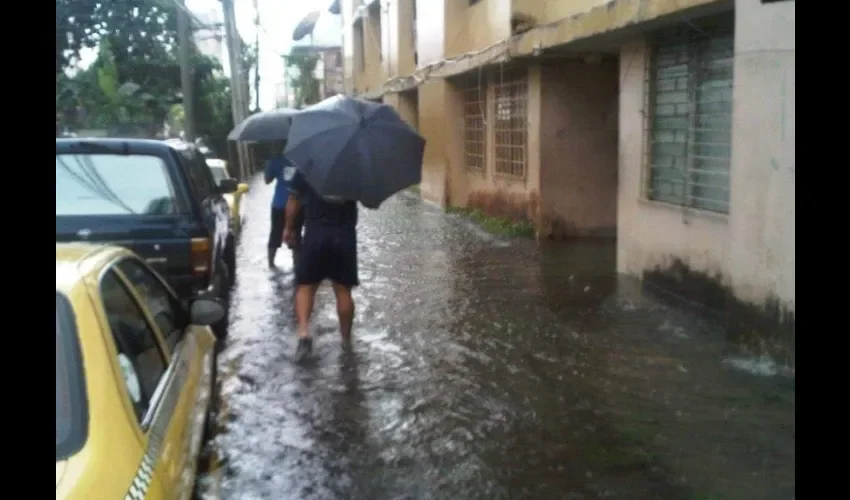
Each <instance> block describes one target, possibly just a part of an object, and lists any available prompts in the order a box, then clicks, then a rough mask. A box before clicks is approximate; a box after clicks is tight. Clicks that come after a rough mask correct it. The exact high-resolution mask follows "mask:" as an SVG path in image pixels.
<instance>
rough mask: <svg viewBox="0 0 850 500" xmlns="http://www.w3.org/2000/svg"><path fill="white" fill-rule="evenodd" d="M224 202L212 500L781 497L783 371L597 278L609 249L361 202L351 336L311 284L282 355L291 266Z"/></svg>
mask: <svg viewBox="0 0 850 500" xmlns="http://www.w3.org/2000/svg"><path fill="white" fill-rule="evenodd" d="M270 197H271V188H270V187H267V186H264V185H262V183H261V182H254V183H253V184H252V187H251V192H250V194H249V197H248V199H247V200H246V201H245V205H244V209H243V210H244V212H243V213H244V214H245V217H246V225H245V228H244V233H243V235H242V238H241V242H240V247H239V252H238V275H237V283H236V288H235V290H234V293H233V298H232V307H231V318H230V321H231V324H230V328H229V338H228V340H227V345H226V347H225V348H224V350H223V352H222V353H221V355H220V359H219V377H220V379H221V385H222V395H221V397H222V415H221V420H222V422H221V424H222V426H223V430H222V432H221V433H220V434H219V435H217V436H216V437H215V438H214V440H213V446H214V447H215V449H217V450H218V451H219V453H220V454H221V455H222V457H223V466H222V467H221V469H220V470H219V472H220V473H217V475H216V477H217V478H218V484H217V485H212V486H211V485H210V484H211V483H213V481H212V480H211V479H209V478H208V479H207V480H206V481H205V482H204V484H205V485H206V486H205V488H206V489H207V490H208V493H210V492H213V490H215V491H217V492H218V495H219V496H220V497H222V498H226V499H245V500H252V499H261V498H265V499H323V500H324V499H328V500H335V499H345V500H360V499H363V500H383V499H387V500H390V499H393V500H394V499H411V500H412V499H417V500H418V499H449V500H460V499H464V500H466V499H469V500H473V499H486V500H494V499H526V498H527V499H560V498H563V499H570V500H579V499H593V498H613V499H625V500H642V499H665V500H666V499H672V500H678V499H702V500H709V499H716V500H719V499H725V500H730V499H741V500H744V499H746V500H757V499H777V500H784V499H792V498H794V495H795V472H794V470H795V415H794V412H795V382H794V378H793V374H792V373H789V372H787V371H785V370H783V369H782V368H781V367H778V366H777V365H775V364H773V363H772V362H770V361H769V360H753V359H743V358H734V357H731V355H730V354H729V352H730V351H729V350H728V349H727V346H726V345H725V344H724V340H723V339H724V335H723V333H722V332H721V331H720V330H719V329H718V328H717V327H716V326H714V325H712V324H711V323H709V322H707V321H706V320H703V319H700V318H696V317H694V316H693V315H690V314H687V313H685V312H683V311H680V310H677V309H673V308H669V307H667V306H664V305H662V304H660V303H658V302H656V301H655V300H653V298H652V297H650V296H646V295H642V294H641V293H640V291H639V287H638V286H636V284H635V283H634V282H632V281H630V280H627V279H622V278H620V279H618V278H616V277H615V276H614V275H613V273H612V271H613V268H614V258H615V253H614V246H613V245H612V244H601V243H582V244H569V245H557V246H539V245H537V244H536V243H534V242H531V241H525V240H509V239H503V238H500V237H497V236H492V235H490V234H488V233H486V232H484V231H483V230H481V229H479V228H478V227H477V226H475V225H473V224H472V223H470V222H468V221H466V220H465V219H463V218H461V217H460V216H455V215H447V214H445V213H443V212H441V211H440V210H439V209H438V208H436V207H432V206H430V205H428V204H425V203H423V202H421V201H420V200H419V199H418V197H417V195H415V194H412V193H402V194H400V195H397V196H396V197H395V198H393V199H392V200H390V201H388V202H387V203H386V204H385V206H384V207H382V208H381V210H379V211H365V210H363V211H361V222H360V225H359V229H360V232H359V238H360V239H359V251H360V275H361V281H362V286H361V287H360V288H358V289H357V290H356V292H355V301H356V304H357V316H356V320H355V330H354V338H355V341H354V350H353V353H345V352H344V351H343V349H342V346H341V343H340V340H339V335H338V332H337V326H336V319H335V306H334V302H333V295H332V293H331V291H330V289H329V287H323V288H322V290H320V292H319V297H318V298H317V304H316V311H315V312H314V324H315V325H314V331H315V333H316V335H317V340H316V353H317V359H316V361H315V363H312V364H310V365H308V366H296V365H294V364H293V363H292V361H291V357H292V355H293V353H294V350H295V338H294V316H293V312H292V286H291V279H292V275H291V268H290V267H291V266H290V263H289V258H290V257H289V254H288V252H286V251H282V252H281V255H279V256H278V258H277V262H278V266H279V267H281V268H282V270H280V271H278V272H272V271H270V270H268V269H267V268H266V265H265V242H266V237H267V232H268V228H269V221H268V215H267V214H268V207H269V201H270Z"/></svg>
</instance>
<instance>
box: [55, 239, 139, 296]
mask: <svg viewBox="0 0 850 500" xmlns="http://www.w3.org/2000/svg"><path fill="white" fill-rule="evenodd" d="M125 253H129V251H128V250H125V249H123V248H120V247H112V246H107V245H95V244H91V243H57V244H56V291H57V292H62V293H65V294H69V293H70V292H71V290H73V289H74V288H76V287H77V286H79V285H80V284H81V283H82V282H83V279H84V278H85V277H86V276H88V275H90V274H99V272H100V270H101V269H102V268H103V267H104V266H105V265H106V264H108V263H109V262H110V261H112V259H113V258H115V257H117V256H119V255H123V254H125Z"/></svg>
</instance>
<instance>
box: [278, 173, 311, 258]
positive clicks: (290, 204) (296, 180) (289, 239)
mask: <svg viewBox="0 0 850 500" xmlns="http://www.w3.org/2000/svg"><path fill="white" fill-rule="evenodd" d="M305 186H306V184H305V182H304V177H302V176H301V172H295V175H294V176H293V178H292V180H291V181H290V182H289V199H287V200H286V227H285V228H284V230H283V239H284V240H285V241H286V243H287V244H288V245H291V244H292V243H293V242H294V239H295V234H294V233H293V232H292V231H294V230H295V220H296V218H297V216H298V211H299V210H300V209H301V199H300V198H301V196H302V193H304V192H305Z"/></svg>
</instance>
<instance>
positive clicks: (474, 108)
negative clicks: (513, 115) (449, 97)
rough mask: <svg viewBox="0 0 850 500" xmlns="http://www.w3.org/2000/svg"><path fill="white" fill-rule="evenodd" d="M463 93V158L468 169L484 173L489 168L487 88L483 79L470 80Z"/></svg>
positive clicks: (462, 89)
mask: <svg viewBox="0 0 850 500" xmlns="http://www.w3.org/2000/svg"><path fill="white" fill-rule="evenodd" d="M461 91H462V92H463V156H464V163H465V165H466V168H467V169H469V170H472V171H475V172H484V171H485V170H486V168H487V127H486V124H485V121H486V114H487V86H486V83H485V81H484V80H483V78H482V79H481V81H479V79H477V78H476V79H470V80H469V81H467V82H465V83H464V84H463V86H462V87H461Z"/></svg>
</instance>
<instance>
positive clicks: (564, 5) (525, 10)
mask: <svg viewBox="0 0 850 500" xmlns="http://www.w3.org/2000/svg"><path fill="white" fill-rule="evenodd" d="M613 1H615V0H570V1H568V2H553V1H551V0H549V1H547V0H512V1H511V2H510V3H511V13H521V14H524V15H526V16H530V17H532V18H533V19H534V21H536V23H537V24H545V23H551V22H553V21H557V20H559V19H563V18H565V17H569V16H572V15H574V14H579V13H581V12H587V11H589V10H590V9H593V8H594V7H599V6H601V5H605V4H607V3H611V2H613Z"/></svg>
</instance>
